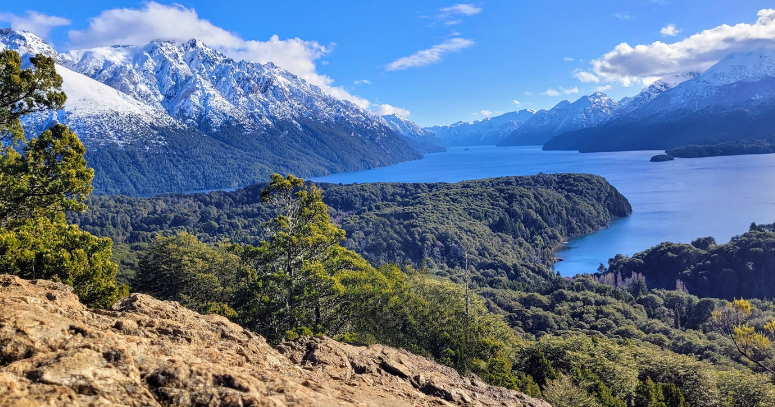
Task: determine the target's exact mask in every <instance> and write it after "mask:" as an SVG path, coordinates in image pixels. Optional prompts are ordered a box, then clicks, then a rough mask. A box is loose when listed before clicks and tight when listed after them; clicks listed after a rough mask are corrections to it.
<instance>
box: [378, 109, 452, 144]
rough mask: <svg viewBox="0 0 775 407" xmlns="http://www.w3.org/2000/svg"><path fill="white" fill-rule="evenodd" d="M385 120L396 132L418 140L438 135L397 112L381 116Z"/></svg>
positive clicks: (435, 138)
mask: <svg viewBox="0 0 775 407" xmlns="http://www.w3.org/2000/svg"><path fill="white" fill-rule="evenodd" d="M382 118H383V119H385V122H387V124H388V126H390V128H392V129H393V131H395V132H396V133H399V134H402V135H404V136H406V137H411V138H413V139H415V140H418V141H430V142H433V141H434V140H438V138H439V136H437V135H436V133H434V132H432V131H429V130H426V129H423V128H422V127H420V126H419V125H418V124H417V123H415V122H413V121H411V120H407V119H405V118H403V117H401V116H399V115H397V114H388V115H384V116H382Z"/></svg>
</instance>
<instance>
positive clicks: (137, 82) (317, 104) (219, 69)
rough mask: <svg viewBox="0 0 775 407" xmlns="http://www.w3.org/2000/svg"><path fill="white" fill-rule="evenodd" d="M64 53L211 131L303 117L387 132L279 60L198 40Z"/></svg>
mask: <svg viewBox="0 0 775 407" xmlns="http://www.w3.org/2000/svg"><path fill="white" fill-rule="evenodd" d="M62 58H63V60H64V62H65V65H66V66H68V67H70V68H71V69H73V70H75V71H78V72H81V73H83V74H85V75H87V76H89V77H91V78H94V79H96V80H98V81H100V82H103V83H105V84H107V85H109V86H112V87H114V88H116V89H118V90H120V91H122V92H124V93H126V94H128V95H130V96H132V97H134V98H136V99H138V100H140V101H142V102H144V103H146V104H148V105H151V106H154V107H157V108H160V109H164V110H166V111H167V112H168V113H169V114H170V115H171V116H172V117H174V118H176V119H179V120H181V121H184V122H186V123H189V124H191V125H193V126H196V127H198V128H199V129H201V130H204V131H218V130H219V129H220V128H222V127H223V126H225V125H237V126H239V127H241V128H243V129H246V130H247V131H249V132H255V131H264V130H267V129H269V128H272V127H274V126H275V125H276V124H277V122H278V121H289V122H296V123H297V125H298V121H299V120H301V119H309V120H314V121H322V122H329V123H335V122H336V123H340V122H344V123H346V124H349V125H354V126H359V127H365V128H367V129H372V130H378V131H386V130H387V129H386V128H385V127H383V126H384V125H385V124H384V122H383V121H382V120H379V119H378V117H376V116H375V115H373V114H372V113H370V112H367V111H365V110H363V109H361V108H360V107H358V106H355V105H354V104H352V103H350V102H346V101H342V100H339V99H336V98H334V97H333V96H330V95H328V94H326V93H325V92H323V90H321V89H320V88H319V87H317V86H314V85H311V84H309V83H307V82H306V81H305V80H303V79H301V78H299V77H297V76H296V75H294V74H292V73H290V72H288V71H286V70H284V69H282V68H279V67H277V66H275V65H274V64H271V63H267V64H260V63H257V62H249V61H236V60H234V59H232V58H230V57H228V56H226V55H224V54H222V53H220V52H218V51H216V50H214V49H212V48H209V47H207V46H206V45H205V44H203V43H202V42H201V41H198V40H195V39H194V40H190V41H187V42H185V43H177V42H174V41H154V42H151V43H150V44H147V45H145V46H142V47H136V46H121V47H100V48H94V49H88V50H79V51H71V52H69V53H67V54H64V55H63V56H62Z"/></svg>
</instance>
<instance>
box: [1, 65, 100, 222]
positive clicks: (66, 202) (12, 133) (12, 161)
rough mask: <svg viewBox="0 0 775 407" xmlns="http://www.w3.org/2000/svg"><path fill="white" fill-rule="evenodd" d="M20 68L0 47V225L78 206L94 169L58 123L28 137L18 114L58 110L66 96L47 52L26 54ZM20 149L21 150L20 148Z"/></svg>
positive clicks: (70, 136) (73, 136)
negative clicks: (26, 61) (27, 63)
mask: <svg viewBox="0 0 775 407" xmlns="http://www.w3.org/2000/svg"><path fill="white" fill-rule="evenodd" d="M30 65H31V66H30V67H29V68H26V69H22V60H21V58H20V57H19V54H17V53H16V52H15V51H10V50H5V51H2V52H0V145H2V147H0V148H2V150H0V151H1V153H0V227H7V226H9V225H10V224H11V223H13V222H15V221H23V220H24V219H29V218H32V217H35V216H54V215H56V214H57V213H59V212H61V211H64V210H83V209H85V206H83V204H82V203H81V201H82V200H83V198H84V197H85V196H86V195H88V194H89V193H90V192H91V179H92V177H93V175H94V174H93V171H92V170H91V169H88V168H87V167H86V160H85V159H84V157H83V155H84V153H85V152H86V150H85V148H84V147H83V144H81V142H80V140H78V137H77V136H76V135H75V134H74V133H72V132H70V131H69V130H68V129H67V127H66V126H63V125H57V126H54V127H53V128H52V129H50V130H48V131H46V132H43V134H41V135H40V136H39V137H37V138H35V139H33V140H30V141H29V142H27V140H26V139H25V137H24V129H22V126H21V120H20V118H21V117H23V116H25V115H28V114H31V113H35V112H40V111H45V110H50V109H53V110H58V109H61V108H62V107H63V106H64V103H65V100H66V96H65V94H64V93H63V92H62V91H61V89H60V88H61V86H62V78H61V77H60V76H59V75H58V74H57V73H56V70H55V63H54V60H53V59H52V58H49V57H46V56H42V55H39V56H36V57H32V58H30ZM19 149H21V151H22V152H21V153H19V151H18V150H19Z"/></svg>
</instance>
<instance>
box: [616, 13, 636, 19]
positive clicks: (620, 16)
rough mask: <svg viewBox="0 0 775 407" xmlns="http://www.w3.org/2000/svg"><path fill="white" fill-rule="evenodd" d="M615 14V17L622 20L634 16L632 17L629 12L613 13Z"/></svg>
mask: <svg viewBox="0 0 775 407" xmlns="http://www.w3.org/2000/svg"><path fill="white" fill-rule="evenodd" d="M613 16H614V17H615V18H618V19H620V20H629V19H631V18H632V17H630V15H629V14H627V13H614V14H613Z"/></svg>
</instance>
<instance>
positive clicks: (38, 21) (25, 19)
mask: <svg viewBox="0 0 775 407" xmlns="http://www.w3.org/2000/svg"><path fill="white" fill-rule="evenodd" d="M0 21H2V22H8V23H11V28H13V29H14V30H18V31H29V32H31V33H33V34H35V35H37V36H39V37H44V38H45V37H48V34H49V33H50V32H51V30H52V29H53V28H55V27H59V26H63V25H70V20H68V19H66V18H64V17H57V16H50V15H47V14H43V13H38V12H37V11H28V12H27V15H26V16H17V15H16V14H13V13H0Z"/></svg>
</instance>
